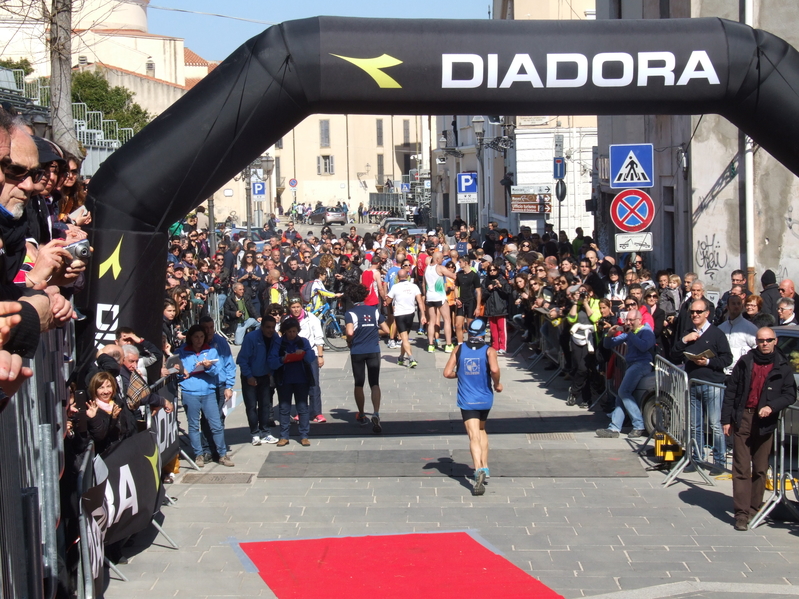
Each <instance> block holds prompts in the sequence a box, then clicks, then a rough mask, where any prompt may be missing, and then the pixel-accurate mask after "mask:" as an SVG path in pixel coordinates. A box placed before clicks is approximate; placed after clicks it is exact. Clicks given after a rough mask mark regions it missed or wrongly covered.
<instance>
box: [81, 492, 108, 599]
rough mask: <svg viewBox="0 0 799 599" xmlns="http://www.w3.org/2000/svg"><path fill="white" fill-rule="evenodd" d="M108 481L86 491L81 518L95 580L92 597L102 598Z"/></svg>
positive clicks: (82, 502) (82, 497)
mask: <svg viewBox="0 0 799 599" xmlns="http://www.w3.org/2000/svg"><path fill="white" fill-rule="evenodd" d="M106 482H107V481H103V482H101V483H100V484H98V485H97V486H94V487H92V488H91V489H89V490H88V491H86V492H85V493H84V494H83V495H82V496H81V500H80V508H81V512H82V513H81V517H82V518H83V521H84V522H85V525H86V528H85V533H86V534H85V536H84V538H82V539H81V543H85V544H86V547H87V549H88V555H89V564H90V567H91V571H92V579H93V580H94V590H95V592H94V593H93V595H92V596H94V597H99V596H102V590H103V586H104V585H103V574H104V563H103V558H104V557H105V547H104V545H105V533H106V527H107V524H108V510H107V508H106V505H105V486H106Z"/></svg>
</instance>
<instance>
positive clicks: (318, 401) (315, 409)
mask: <svg viewBox="0 0 799 599" xmlns="http://www.w3.org/2000/svg"><path fill="white" fill-rule="evenodd" d="M311 372H312V373H313V377H314V380H315V381H316V384H315V385H313V386H312V387H309V388H308V403H309V406H308V410H309V415H310V416H313V417H314V418H316V417H317V416H319V415H320V414H321V413H322V388H321V387H320V386H319V360H314V361H313V362H311Z"/></svg>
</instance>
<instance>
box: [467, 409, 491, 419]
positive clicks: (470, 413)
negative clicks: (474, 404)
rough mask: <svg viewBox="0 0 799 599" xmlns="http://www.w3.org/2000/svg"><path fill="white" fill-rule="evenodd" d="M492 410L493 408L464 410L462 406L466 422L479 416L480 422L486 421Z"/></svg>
mask: <svg viewBox="0 0 799 599" xmlns="http://www.w3.org/2000/svg"><path fill="white" fill-rule="evenodd" d="M490 411H491V410H464V409H463V408H461V416H462V417H463V421H464V422H466V421H467V420H471V419H472V418H479V419H480V422H485V421H486V420H488V413H489V412H490Z"/></svg>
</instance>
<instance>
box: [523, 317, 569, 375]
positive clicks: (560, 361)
mask: <svg viewBox="0 0 799 599" xmlns="http://www.w3.org/2000/svg"><path fill="white" fill-rule="evenodd" d="M544 325H549V327H551V328H552V330H553V331H555V332H556V333H557V335H556V336H555V339H556V341H555V344H554V345H553V344H552V341H551V339H550V338H549V336H548V335H546V334H545V333H544V331H543V329H544ZM544 325H542V327H541V329H542V330H541V334H540V335H539V339H540V341H541V352H540V353H539V354H538V355H536V356H535V357H534V358H533V359H532V361H531V362H530V364H528V366H527V370H532V369H533V367H534V366H535V365H536V364H538V363H539V362H540V361H541V360H542V359H546V360H549V361H550V362H553V363H554V364H555V365H556V366H557V368H556V369H555V371H554V372H553V373H552V375H551V376H550V377H549V378H548V379H547V380H546V381H545V382H544V385H549V384H550V383H551V382H552V381H554V380H555V378H556V377H557V376H558V375H559V374H560V373H562V372H563V371H564V369H565V368H566V357H565V356H564V355H563V349H562V348H561V347H560V343H559V342H558V341H557V340H558V339H559V337H560V331H561V327H562V326H563V324H560V325H559V326H557V327H554V326H552V321H550V320H548V319H547V320H546V321H545V323H544Z"/></svg>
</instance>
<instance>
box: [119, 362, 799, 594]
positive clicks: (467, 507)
mask: <svg viewBox="0 0 799 599" xmlns="http://www.w3.org/2000/svg"><path fill="white" fill-rule="evenodd" d="M397 355H398V351H397V350H384V355H383V363H382V371H381V386H382V389H383V407H382V409H381V414H382V415H383V418H384V420H385V430H384V434H383V435H379V436H378V435H374V434H373V433H372V432H371V430H370V427H367V428H366V429H360V428H357V427H356V425H355V424H353V423H352V419H353V413H352V412H353V410H354V401H353V400H352V398H351V395H352V390H351V384H352V383H351V381H352V379H351V376H350V371H349V362H348V355H347V354H345V353H340V354H336V353H332V352H327V354H326V365H325V367H324V368H323V370H322V377H321V378H322V385H323V402H324V407H325V413H326V415H328V418H329V419H330V421H331V422H330V423H329V424H320V425H312V429H311V440H312V447H311V448H310V449H304V448H302V447H300V445H299V444H298V443H297V442H296V441H297V440H296V439H293V440H292V445H290V446H289V447H288V448H286V449H288V450H291V451H310V452H313V451H319V450H322V451H330V450H341V451H347V450H351V449H366V450H381V449H386V450H411V449H413V450H418V449H436V450H446V449H449V450H453V451H454V450H463V449H466V448H468V444H467V439H466V436H465V433H462V432H460V431H459V430H458V429H456V428H453V429H452V430H451V431H448V432H447V434H441V431H434V432H432V433H430V432H426V429H425V426H424V422H425V418H424V416H425V415H430V416H431V417H430V419H431V420H434V419H440V418H441V417H442V415H444V414H451V417H452V418H457V415H456V414H454V412H455V399H454V395H455V383H454V382H453V381H448V380H445V379H444V378H443V377H442V376H441V372H442V370H443V367H444V364H445V363H446V360H447V355H446V354H444V353H443V352H437V353H435V354H427V353H423V352H422V349H421V347H420V348H418V349H415V356H416V358H417V359H418V361H419V367H418V368H417V369H416V370H409V369H406V368H402V367H399V366H397V364H396V358H397ZM500 364H501V366H502V381H503V384H504V385H505V392H504V393H502V394H497V395H496V400H495V407H494V409H493V410H492V412H491V417H490V418H489V424H488V430H489V434H490V433H491V418H494V419H503V418H504V419H514V418H517V419H518V420H519V422H520V426H519V427H518V432H507V433H503V434H493V435H491V434H490V442H491V447H492V448H494V449H499V448H501V449H506V450H512V449H521V448H524V449H535V448H540V449H548V450H554V449H558V450H569V449H575V450H576V449H581V450H586V449H588V450H592V449H617V450H618V451H619V452H630V451H633V450H634V449H635V445H633V444H632V443H631V442H629V441H628V440H626V439H625V438H623V437H622V438H619V439H599V438H597V437H596V436H595V435H594V433H593V429H595V428H598V427H604V426H606V423H607V420H606V416H605V415H604V414H603V413H601V412H599V413H597V414H594V415H593V416H591V415H589V414H587V413H586V412H585V411H583V410H579V409H578V408H576V407H575V408H568V407H566V406H565V403H564V400H565V397H566V386H567V384H568V383H567V382H565V381H563V380H562V379H560V378H558V379H557V380H556V381H555V382H553V383H552V385H550V386H549V387H548V388H544V386H543V384H542V381H543V380H545V379H546V378H548V375H549V373H548V372H545V371H544V370H543V368H541V367H536V369H534V371H533V372H528V371H527V370H525V369H524V368H522V367H521V366H522V362H521V361H518V360H516V359H510V358H501V360H500ZM368 405H369V404H368V399H367V406H368ZM525 413H527V415H526V416H525V415H524V414H525ZM530 415H534V417H530ZM413 422H417V423H418V429H417V430H416V434H402V435H392V425H393V423H397V424H396V427H397V428H400V426H401V427H402V428H403V430H407V428H408V427H409V426H410V427H411V428H413V425H412V424H409V423H413ZM324 427H331V428H329V429H327V430H328V433H327V434H323V433H324V432H325V429H324ZM226 428H227V439H228V442H229V443H230V444H231V445H232V448H233V459H234V461H235V463H236V466H235V468H232V469H227V468H222V467H220V466H217V465H211V466H207V467H206V468H205V469H204V470H203V472H204V473H205V472H216V473H223V474H228V473H231V472H235V473H252V474H253V477H252V480H251V482H249V483H247V484H186V483H184V482H182V479H183V477H184V476H185V473H187V472H190V470H187V469H183V470H182V471H181V474H180V476H179V477H178V480H177V482H176V483H175V484H173V485H171V486H170V487H169V488H168V493H169V494H170V495H173V496H175V497H177V498H178V501H177V506H175V507H166V508H164V510H163V512H164V514H165V522H164V528H165V530H166V531H167V532H168V534H169V535H170V536H171V537H172V538H173V539H174V540H175V541H176V542H177V543H178V544H179V545H180V549H179V550H173V549H170V548H169V547H168V546H167V543H165V542H164V539H163V538H162V537H156V538H155V540H154V543H153V544H152V545H151V546H149V547H148V548H142V547H130V548H129V549H128V553H129V554H131V557H130V561H129V563H128V564H125V565H122V566H120V569H121V571H122V572H123V573H124V574H125V576H127V577H128V578H129V582H127V583H125V582H121V581H119V580H112V581H111V584H110V587H109V589H108V592H107V594H106V596H107V597H109V598H111V599H115V598H117V597H125V598H128V597H135V596H146V597H147V598H148V599H160V598H166V597H192V598H203V597H250V596H262V597H274V594H273V593H272V592H271V591H270V590H269V588H268V587H267V586H266V584H265V583H264V582H263V581H262V580H261V578H260V576H259V575H258V574H257V573H255V572H251V571H248V568H247V565H246V562H243V561H242V560H240V558H239V553H237V551H236V542H237V541H256V540H268V539H302V538H314V537H326V536H352V535H379V534H396V533H411V532H431V531H454V530H467V529H468V530H473V531H475V532H476V533H477V534H479V535H480V537H482V538H483V539H485V540H486V541H487V542H488V543H490V544H491V546H493V548H495V549H496V550H498V551H500V552H501V553H502V554H504V555H505V557H507V559H508V560H510V561H511V562H512V563H514V564H515V565H517V566H518V567H519V568H521V569H523V570H524V571H526V572H529V573H530V574H531V575H532V576H534V577H536V578H538V579H540V580H541V581H542V582H543V583H544V584H546V585H548V586H549V587H550V588H552V589H553V590H555V591H557V592H558V593H560V594H562V595H563V596H564V597H567V598H571V597H603V598H613V599H623V598H625V599H626V598H630V599H632V598H633V597H635V598H636V599H641V598H655V597H681V598H688V597H691V598H694V597H695V598H700V597H701V598H707V599H717V598H721V597H724V598H725V599H739V598H741V599H742V598H744V597H758V598H769V597H781V596H785V595H799V574H797V572H799V568H797V564H799V551H798V550H799V536H798V535H799V525H798V524H795V523H768V524H767V525H765V526H761V527H760V528H758V529H756V530H754V531H748V532H736V531H735V530H733V526H732V524H733V518H732V512H731V508H732V499H731V491H732V487H731V482H730V480H716V481H714V482H715V483H716V484H715V486H713V487H708V486H706V485H704V484H701V480H700V478H699V476H698V475H697V474H691V475H686V477H685V478H684V479H682V480H681V481H679V482H678V483H676V484H674V485H672V486H671V487H669V488H663V487H662V486H661V482H662V481H663V479H664V475H663V473H661V472H657V471H652V472H647V473H646V477H640V478H632V477H631V478H573V477H569V469H568V467H565V468H563V471H562V472H559V473H557V476H553V477H552V478H515V477H514V478H510V477H492V478H491V479H490V480H489V482H488V484H487V487H486V488H487V491H486V494H485V495H484V496H482V497H473V496H472V495H471V483H470V481H468V480H467V479H466V478H465V477H460V478H450V477H446V476H441V475H439V474H438V473H435V474H433V475H432V476H431V477H429V478H410V477H401V478H393V477H389V478H281V479H259V478H257V477H256V476H255V474H257V473H258V471H259V470H260V468H261V466H262V465H263V463H264V460H265V459H266V456H267V454H268V453H269V452H270V451H275V452H277V451H286V449H277V448H275V447H274V446H260V447H253V446H251V445H250V444H249V440H250V438H249V434H248V429H247V427H246V418H245V415H244V410H243V408H241V407H240V408H237V409H236V410H234V412H233V413H232V414H231V415H230V416H229V417H228V419H227V424H226ZM511 428H512V427H511ZM337 430H340V431H341V433H340V434H339V433H337V432H336V431H337ZM331 431H332V432H333V433H334V434H330V433H331ZM527 431H532V432H534V433H541V432H557V433H561V434H558V435H541V434H531V432H527ZM314 433H317V435H316V436H314ZM548 437H549V438H548ZM575 453H577V452H575ZM644 466H646V464H644V463H643V462H642V470H643V467H644ZM223 470H224V471H225V472H222V471H223ZM353 561H354V564H353V567H356V568H357V560H353ZM481 594H482V595H483V596H485V597H491V596H492V595H491V594H490V590H487V589H482V590H481Z"/></svg>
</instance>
